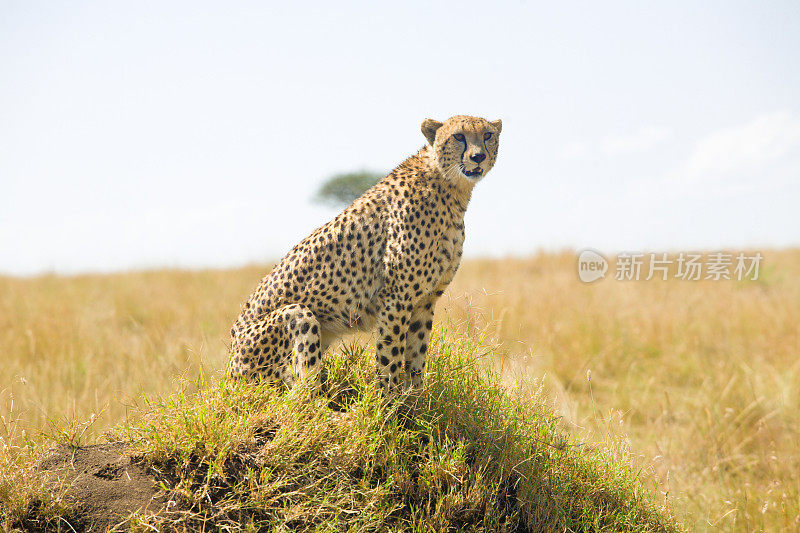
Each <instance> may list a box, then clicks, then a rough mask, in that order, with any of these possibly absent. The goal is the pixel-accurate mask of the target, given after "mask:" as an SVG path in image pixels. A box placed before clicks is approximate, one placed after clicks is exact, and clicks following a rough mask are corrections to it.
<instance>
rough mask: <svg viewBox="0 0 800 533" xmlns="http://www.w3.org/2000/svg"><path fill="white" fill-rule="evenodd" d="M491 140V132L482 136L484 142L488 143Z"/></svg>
mask: <svg viewBox="0 0 800 533" xmlns="http://www.w3.org/2000/svg"><path fill="white" fill-rule="evenodd" d="M491 138H492V132H491V131H487V132H486V133H484V134H483V140H484V141H488V140H489V139H491Z"/></svg>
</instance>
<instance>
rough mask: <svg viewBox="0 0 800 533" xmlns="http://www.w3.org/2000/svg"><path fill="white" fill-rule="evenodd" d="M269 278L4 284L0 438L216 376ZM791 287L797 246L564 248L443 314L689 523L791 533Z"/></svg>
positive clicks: (463, 280)
mask: <svg viewBox="0 0 800 533" xmlns="http://www.w3.org/2000/svg"><path fill="white" fill-rule="evenodd" d="M265 272H266V267H264V266H259V267H247V268H243V269H237V270H230V271H196V272H185V271H158V272H146V273H126V274H116V275H104V276H78V277H55V276H44V277H38V278H32V279H11V278H0V361H2V363H1V364H0V380H2V381H0V383H2V385H1V386H0V414H2V415H3V419H2V420H1V421H0V437H3V440H4V441H6V442H8V437H10V436H11V437H13V439H12V440H16V441H18V440H19V439H20V438H21V432H22V430H23V429H24V430H26V431H27V432H28V433H29V434H32V435H35V434H36V433H37V432H39V431H45V432H47V431H53V429H51V428H52V426H51V424H49V422H48V420H55V421H58V420H67V421H68V422H67V423H66V424H64V423H61V424H57V425H56V427H58V428H59V429H58V430H57V431H62V432H63V431H72V432H74V434H75V435H73V436H77V435H80V434H82V435H83V436H82V438H83V440H85V441H91V440H92V439H93V438H95V437H96V436H97V435H99V434H100V433H101V432H102V431H104V430H105V429H107V428H109V427H110V426H112V425H114V424H116V423H118V422H119V421H120V420H123V419H124V418H125V416H126V403H127V402H128V399H129V398H136V397H138V396H139V395H140V394H141V393H145V394H147V395H153V394H164V395H166V394H168V393H169V392H170V391H172V390H173V388H174V380H175V377H176V376H179V375H188V376H194V375H196V374H197V372H198V371H199V369H200V367H201V366H203V367H204V368H205V369H206V370H207V371H215V370H219V369H221V368H222V367H223V366H224V363H225V360H226V357H227V354H226V344H227V342H228V328H229V327H230V323H231V322H232V321H233V318H234V317H235V315H236V314H237V312H238V309H239V304H240V302H242V301H244V299H245V297H246V296H247V295H248V294H249V292H250V291H251V290H252V288H253V287H254V286H255V284H256V283H257V281H258V279H259V278H260V277H261V276H262V275H263V274H264V273H265ZM799 280H800V251H796V250H790V251H776V252H767V253H766V254H765V259H764V261H763V263H762V272H761V278H760V279H759V280H758V281H748V282H712V281H704V282H689V281H677V280H672V281H667V282H662V281H651V282H644V281H639V282H620V281H614V280H611V279H607V280H604V281H601V282H597V283H594V284H590V285H586V284H583V283H581V282H580V281H578V279H577V275H576V272H575V256H574V254H572V253H565V254H540V255H537V256H535V257H532V258H529V259H506V260H502V261H494V260H479V261H478V260H476V261H469V262H466V263H465V264H464V265H463V266H462V269H461V271H460V272H459V274H458V276H457V277H456V279H455V281H454V282H453V284H452V285H451V287H450V289H449V290H448V294H447V295H446V297H445V298H444V299H443V301H442V303H441V304H440V306H439V310H438V313H439V317H438V318H439V319H440V320H442V319H444V318H446V317H449V319H450V320H451V321H452V323H454V324H455V325H456V326H457V329H458V330H460V331H463V332H470V333H475V332H478V333H479V334H485V335H489V336H491V337H493V338H494V340H497V341H498V342H500V343H502V345H503V352H504V353H503V354H502V355H501V356H499V357H498V359H497V364H498V367H499V368H501V369H502V370H503V372H504V376H505V379H506V380H507V381H508V382H509V383H510V382H512V381H513V380H516V379H520V378H523V377H525V378H529V379H534V380H539V379H541V380H543V386H544V388H545V390H546V391H548V393H549V395H550V398H551V401H552V402H553V405H554V407H555V409H557V411H558V412H559V413H560V414H561V415H562V416H563V421H564V425H565V426H566V427H568V428H570V429H571V431H572V432H573V433H575V434H577V435H580V436H581V438H582V439H583V440H584V441H586V442H589V443H591V442H593V441H595V442H597V441H601V442H602V441H607V440H611V441H618V440H620V439H621V440H623V441H627V442H629V446H630V448H631V451H632V453H633V454H634V455H638V456H640V465H641V467H642V468H643V469H644V470H645V472H649V474H648V475H651V476H652V478H653V480H654V482H655V483H657V484H658V486H659V488H660V490H661V491H662V492H664V494H665V498H668V500H669V502H670V504H671V506H672V507H673V508H674V509H675V510H676V511H677V512H678V514H679V515H680V514H683V513H685V514H686V516H687V522H688V523H689V525H690V527H693V528H696V529H717V528H722V529H727V530H732V529H734V530H760V529H763V530H769V531H774V530H781V529H797V528H799V527H800V522H798V518H797V517H798V514H800V473H799V472H800V458H799V457H798V450H799V449H800V446H799V445H798V443H800V393H798V389H800V357H798V356H799V355H800V331H799V330H798V324H800V281H799ZM451 329H452V328H451ZM588 370H590V371H591V381H589V380H588V379H587V371H588ZM100 412H102V414H101V415H100V416H99V418H98V419H97V421H96V422H94V424H93V425H91V426H89V425H87V424H83V423H82V422H83V421H86V420H90V419H91V417H92V415H93V414H95V413H100ZM34 438H35V436H34Z"/></svg>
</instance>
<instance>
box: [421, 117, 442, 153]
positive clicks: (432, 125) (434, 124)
mask: <svg viewBox="0 0 800 533" xmlns="http://www.w3.org/2000/svg"><path fill="white" fill-rule="evenodd" d="M441 127H442V123H441V122H439V121H438V120H433V119H431V118H426V119H425V120H423V121H422V134H423V135H424V136H425V138H426V139H428V144H430V145H431V146H433V141H434V140H435V139H436V130H438V129H439V128H441Z"/></svg>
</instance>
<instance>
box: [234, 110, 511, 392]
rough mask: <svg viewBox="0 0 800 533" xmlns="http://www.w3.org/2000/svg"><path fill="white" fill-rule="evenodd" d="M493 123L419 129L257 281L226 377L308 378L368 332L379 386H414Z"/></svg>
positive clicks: (496, 130)
mask: <svg viewBox="0 0 800 533" xmlns="http://www.w3.org/2000/svg"><path fill="white" fill-rule="evenodd" d="M501 128H502V122H501V121H499V120H497V121H495V122H488V121H486V120H484V119H482V118H477V117H469V116H455V117H452V118H450V119H448V120H447V121H445V122H444V123H441V122H437V121H434V120H431V119H427V120H425V121H424V122H423V123H422V132H423V134H424V135H425V137H426V139H427V140H428V144H427V145H426V146H424V147H423V148H422V149H421V150H420V151H419V152H418V153H417V154H415V155H412V156H411V157H409V158H408V159H406V160H405V161H404V162H403V163H402V164H400V166H398V167H397V168H396V169H394V170H393V171H392V172H391V173H390V174H389V175H388V176H386V177H385V178H383V179H382V180H381V181H380V182H378V184H377V185H375V186H374V187H372V188H371V189H369V190H368V191H366V192H365V193H364V194H363V195H362V196H361V197H360V198H358V199H357V200H356V201H354V202H353V203H352V204H351V205H350V206H349V207H347V208H346V209H345V210H344V211H343V212H342V213H341V214H339V215H338V216H337V217H336V218H334V219H333V220H332V221H330V222H328V223H327V224H325V225H324V226H322V227H320V228H319V229H317V230H316V231H314V232H313V233H312V234H311V235H309V236H308V237H306V238H305V239H304V240H303V241H301V242H300V243H299V244H298V245H297V246H295V247H294V248H293V249H292V250H291V251H290V252H289V254H288V255H287V256H286V257H284V258H283V259H282V260H281V261H280V262H279V263H278V264H277V265H276V266H275V268H274V269H273V270H272V271H271V272H270V273H269V274H268V275H267V276H266V277H265V278H264V279H263V280H261V283H260V284H259V286H258V288H257V289H256V290H255V292H253V294H252V295H251V296H250V298H249V300H248V301H247V302H246V303H245V304H244V306H243V309H242V312H241V314H240V315H239V317H238V319H237V320H236V322H235V323H234V325H233V329H231V337H232V343H231V352H232V357H231V361H230V364H229V367H228V374H229V375H230V376H232V377H254V376H263V377H265V378H267V379H270V380H274V381H283V382H285V383H287V384H291V383H293V382H294V380H295V379H296V378H297V377H302V376H304V375H306V374H308V373H313V374H314V375H315V376H317V378H318V376H319V372H318V371H319V368H320V363H321V357H322V354H323V353H324V352H325V350H326V349H327V347H328V345H329V344H330V343H331V342H333V341H334V340H336V339H337V338H338V337H339V336H340V335H341V334H342V333H344V332H345V331H347V330H348V329H351V328H357V329H362V330H363V329H372V328H373V327H377V335H376V338H377V343H376V359H377V369H378V376H379V380H380V384H381V385H382V387H383V388H384V389H386V390H388V391H390V392H397V391H398V389H400V387H401V381H400V380H401V376H403V375H404V376H405V380H404V381H405V383H406V384H407V385H411V386H412V387H414V388H418V387H420V386H421V385H422V379H423V371H424V368H425V354H426V351H427V348H428V339H429V336H430V332H431V327H432V319H433V310H434V306H435V304H436V300H437V299H438V298H439V296H441V295H442V292H443V291H444V290H445V288H446V287H447V285H448V284H449V283H450V281H451V280H452V279H453V276H454V275H455V273H456V270H457V269H458V265H459V263H460V261H461V254H462V246H463V243H464V213H465V211H466V209H467V203H468V202H469V199H470V196H471V194H472V188H473V186H474V185H475V183H477V182H478V181H479V180H480V179H481V178H482V177H483V176H484V175H485V174H486V172H488V171H489V170H490V169H491V168H492V166H493V165H494V162H495V158H496V157H497V147H498V141H499V134H500V131H501Z"/></svg>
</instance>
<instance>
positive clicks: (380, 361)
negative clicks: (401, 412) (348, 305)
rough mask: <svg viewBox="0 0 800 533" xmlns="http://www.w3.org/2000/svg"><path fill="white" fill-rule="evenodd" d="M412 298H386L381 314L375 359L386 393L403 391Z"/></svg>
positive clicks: (396, 296)
mask: <svg viewBox="0 0 800 533" xmlns="http://www.w3.org/2000/svg"><path fill="white" fill-rule="evenodd" d="M408 300H409V299H408V298H404V297H402V296H398V295H393V296H391V297H388V298H385V299H384V301H383V305H382V306H381V307H380V310H379V311H378V328H377V342H376V345H375V359H376V362H377V367H378V381H379V383H380V386H381V388H382V389H383V390H384V392H388V393H389V394H397V393H398V392H399V390H400V371H401V370H402V368H403V353H404V352H405V344H406V342H405V341H406V332H407V329H408V318H409V316H410V315H411V313H410V310H409V309H408V304H407V302H408Z"/></svg>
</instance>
